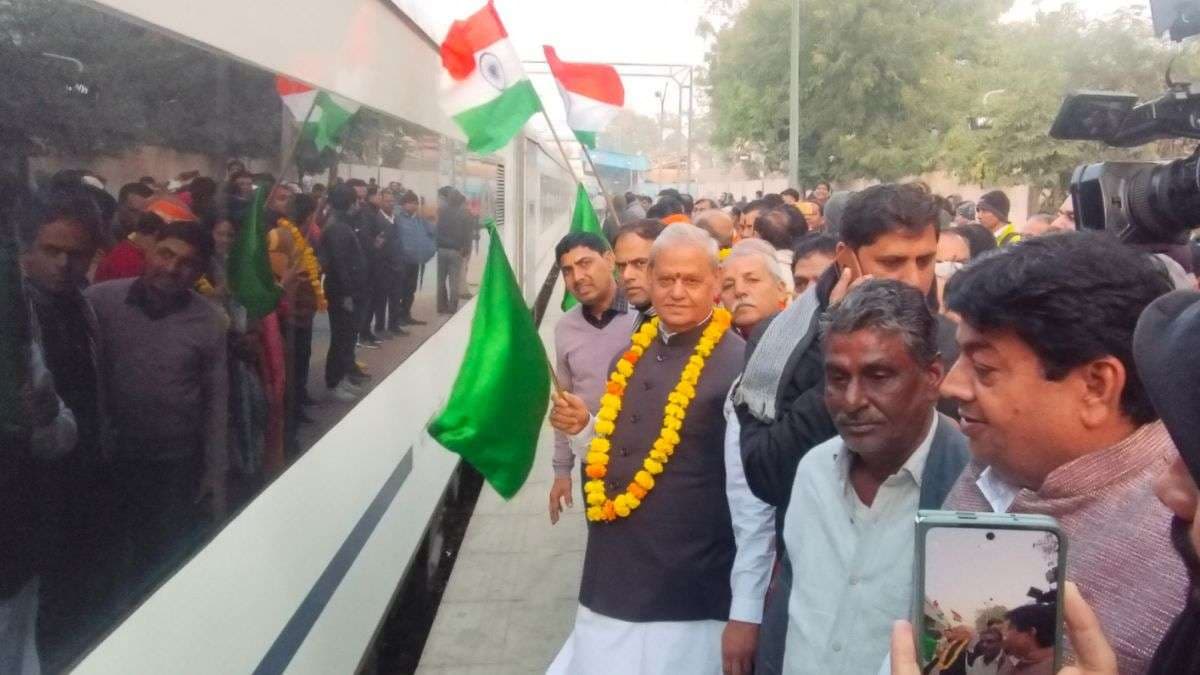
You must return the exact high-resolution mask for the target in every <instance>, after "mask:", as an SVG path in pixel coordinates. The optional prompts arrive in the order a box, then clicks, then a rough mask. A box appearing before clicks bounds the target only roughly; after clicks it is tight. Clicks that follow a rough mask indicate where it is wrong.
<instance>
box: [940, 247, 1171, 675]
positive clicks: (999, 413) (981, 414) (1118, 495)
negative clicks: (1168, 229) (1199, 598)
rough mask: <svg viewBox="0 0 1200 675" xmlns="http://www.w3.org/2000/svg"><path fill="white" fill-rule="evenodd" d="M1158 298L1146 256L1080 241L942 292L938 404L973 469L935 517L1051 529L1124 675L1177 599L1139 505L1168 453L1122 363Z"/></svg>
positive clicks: (1161, 535)
mask: <svg viewBox="0 0 1200 675" xmlns="http://www.w3.org/2000/svg"><path fill="white" fill-rule="evenodd" d="M1168 290H1170V285H1169V283H1168V281H1167V279H1166V278H1165V277H1164V276H1163V275H1162V274H1161V273H1160V272H1159V271H1158V270H1157V269H1156V268H1155V267H1154V265H1153V264H1152V262H1151V261H1150V259H1149V258H1148V257H1147V256H1144V255H1143V254H1141V253H1138V252H1137V251H1134V250H1132V249H1130V248H1128V247H1126V246H1124V245H1122V244H1120V243H1119V242H1117V241H1116V240H1115V239H1113V238H1110V237H1105V236H1104V235H1102V234H1094V233H1074V234H1064V235H1060V236H1055V237H1042V238H1036V239H1030V240H1027V241H1022V242H1020V243H1017V244H1013V245H1012V246H1010V247H1007V248H1005V249H1003V250H1002V251H1000V252H999V253H996V254H992V255H991V256H988V257H985V258H982V259H980V260H977V261H975V262H974V263H972V264H971V265H970V266H968V267H967V268H966V269H964V270H963V271H962V272H960V273H958V274H957V275H955V276H954V277H953V278H952V279H951V280H950V283H949V284H948V286H947V288H946V298H947V304H948V305H949V308H950V309H951V310H953V311H954V312H956V313H958V314H959V315H960V316H961V317H962V323H961V324H960V326H959V329H958V341H959V345H960V347H961V348H962V357H961V358H960V359H959V360H958V362H957V363H956V364H955V365H954V368H953V369H951V371H950V373H949V374H948V375H947V376H946V381H945V383H944V384H943V385H942V393H943V394H944V395H948V396H951V397H953V398H955V399H957V400H958V401H959V402H960V404H961V407H960V411H961V414H962V421H963V432H964V433H965V434H966V435H967V437H968V438H970V441H971V453H972V455H973V456H974V460H975V461H973V462H972V464H971V466H970V467H969V468H968V469H967V470H966V471H965V472H964V473H963V475H962V477H961V478H960V479H959V482H958V484H957V485H956V486H955V488H954V490H953V492H952V493H951V494H950V497H949V498H948V499H947V503H946V508H947V509H949V510H955V511H987V512H997V513H1035V514H1043V515H1049V516H1053V517H1054V518H1056V519H1057V520H1058V521H1059V523H1061V526H1062V530H1063V532H1064V533H1065V534H1066V537H1067V540H1068V542H1069V545H1068V547H1067V552H1068V558H1067V560H1068V565H1067V570H1068V572H1067V573H1068V575H1069V576H1070V578H1072V579H1073V580H1074V581H1075V582H1076V583H1077V584H1078V585H1079V588H1080V590H1081V592H1082V594H1083V597H1084V598H1085V599H1086V600H1087V601H1088V602H1089V603H1091V604H1092V605H1093V606H1094V607H1095V608H1096V613H1097V614H1098V615H1099V617H1100V620H1101V622H1102V623H1103V624H1104V626H1105V628H1106V630H1107V632H1108V635H1109V637H1110V638H1111V641H1112V644H1113V647H1114V649H1115V651H1116V654H1117V661H1118V664H1119V667H1120V671H1121V672H1122V673H1144V672H1146V671H1147V668H1148V666H1149V663H1150V659H1151V656H1152V655H1153V653H1154V647H1155V645H1157V644H1158V643H1159V641H1160V640H1161V639H1162V637H1163V635H1164V634H1165V633H1166V631H1167V628H1168V626H1169V625H1170V622H1171V620H1172V618H1174V617H1175V616H1176V615H1177V614H1178V613H1179V610H1180V609H1181V608H1182V607H1183V602H1184V598H1185V596H1186V592H1187V588H1188V584H1187V573H1186V571H1185V569H1184V566H1183V564H1182V563H1181V562H1180V559H1179V556H1178V555H1176V553H1175V550H1174V548H1173V547H1172V545H1171V538H1170V524H1171V514H1170V512H1169V511H1168V510H1167V509H1166V507H1164V506H1163V504H1162V503H1160V502H1159V501H1158V499H1156V498H1155V496H1154V489H1153V487H1154V481H1155V479H1156V477H1157V476H1158V475H1159V474H1160V473H1161V471H1162V468H1163V466H1164V464H1165V463H1167V462H1168V461H1170V460H1171V459H1173V458H1174V457H1175V456H1176V450H1175V446H1174V444H1173V443H1172V442H1171V438H1170V437H1169V436H1168V434H1167V431H1166V429H1165V428H1164V427H1163V425H1162V423H1161V422H1159V421H1158V413H1157V412H1156V411H1155V409H1154V407H1153V406H1152V405H1151V401H1150V398H1149V396H1148V394H1147V392H1146V388H1145V387H1144V386H1143V385H1142V381H1141V379H1140V378H1139V374H1138V370H1137V368H1136V366H1135V364H1134V360H1133V333H1134V327H1135V326H1136V324H1137V321H1138V317H1139V315H1140V314H1141V313H1142V311H1143V310H1144V309H1145V308H1146V307H1147V305H1149V304H1150V303H1151V302H1152V301H1154V299H1155V298H1157V297H1159V296H1160V295H1162V294H1164V293H1166V292H1167V291H1168ZM1189 386H1190V383H1189Z"/></svg>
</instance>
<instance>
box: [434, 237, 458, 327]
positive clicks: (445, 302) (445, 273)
mask: <svg viewBox="0 0 1200 675" xmlns="http://www.w3.org/2000/svg"><path fill="white" fill-rule="evenodd" d="M463 266H464V262H463V254H462V251H458V250H455V249H452V248H439V249H438V265H437V267H438V269H437V286H438V288H437V306H438V311H439V312H441V313H443V314H453V313H454V312H457V311H458V301H459V295H460V294H461V293H462V287H463V284H462V282H463Z"/></svg>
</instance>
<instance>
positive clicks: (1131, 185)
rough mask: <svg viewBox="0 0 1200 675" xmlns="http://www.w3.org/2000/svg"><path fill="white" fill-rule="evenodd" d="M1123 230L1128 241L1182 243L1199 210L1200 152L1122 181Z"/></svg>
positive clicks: (1194, 223) (1138, 242) (1194, 225)
mask: <svg viewBox="0 0 1200 675" xmlns="http://www.w3.org/2000/svg"><path fill="white" fill-rule="evenodd" d="M1124 202H1125V208H1126V218H1127V219H1128V221H1129V224H1130V225H1132V226H1133V228H1132V230H1131V231H1129V232H1126V233H1125V239H1126V240H1127V242H1128V243H1131V244H1141V243H1182V242H1185V241H1186V240H1187V233H1188V232H1189V231H1190V230H1191V229H1192V228H1194V227H1196V225H1197V224H1198V223H1197V216H1196V214H1197V210H1198V209H1200V155H1193V156H1192V157H1189V158H1188V159H1180V160H1176V161H1174V162H1168V163H1166V164H1160V165H1158V166H1155V167H1152V168H1148V169H1143V170H1141V171H1139V172H1137V173H1136V174H1135V175H1134V176H1133V177H1132V179H1131V180H1130V181H1129V182H1128V183H1127V184H1126V193H1125V200H1124Z"/></svg>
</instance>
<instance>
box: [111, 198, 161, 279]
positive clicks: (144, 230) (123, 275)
mask: <svg viewBox="0 0 1200 675" xmlns="http://www.w3.org/2000/svg"><path fill="white" fill-rule="evenodd" d="M164 224H165V223H164V221H163V219H162V218H160V217H159V216H158V215H156V214H154V213H150V212H147V213H143V214H142V215H141V217H139V218H138V221H137V225H135V226H134V229H133V232H131V233H130V235H129V236H128V237H127V238H125V239H122V240H121V241H120V242H118V243H117V245H116V246H114V247H112V250H110V251H109V252H108V253H107V254H106V255H105V256H104V258H103V259H101V260H100V264H99V265H97V266H96V274H95V275H94V277H93V282H94V283H100V282H101V281H111V280H113V279H131V278H133V277H140V276H142V271H143V270H145V268H146V251H147V249H149V247H151V246H153V245H154V235H155V233H157V232H158V229H159V228H160V227H162V226H163V225H164Z"/></svg>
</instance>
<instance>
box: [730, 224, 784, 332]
mask: <svg viewBox="0 0 1200 675" xmlns="http://www.w3.org/2000/svg"><path fill="white" fill-rule="evenodd" d="M788 297H789V293H788V287H787V281H786V279H785V278H784V276H783V271H782V270H781V269H780V267H779V263H778V262H777V261H776V260H775V249H774V248H773V247H772V246H771V245H770V244H768V243H767V242H765V241H763V240H761V239H747V240H745V241H740V242H738V243H737V245H736V246H734V247H733V250H732V251H730V252H729V256H728V257H726V258H725V262H724V263H722V264H721V304H722V305H723V306H724V307H725V309H727V310H729V312H730V313H731V314H733V326H734V328H735V329H737V332H738V333H739V334H740V335H741V336H742V337H743V338H747V337H749V336H750V334H751V333H752V332H753V331H754V328H755V327H756V326H758V324H759V323H761V322H762V320H763V319H765V318H767V317H769V316H771V315H772V314H775V313H776V312H778V311H779V310H781V309H783V308H784V307H786V306H787V301H788Z"/></svg>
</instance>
